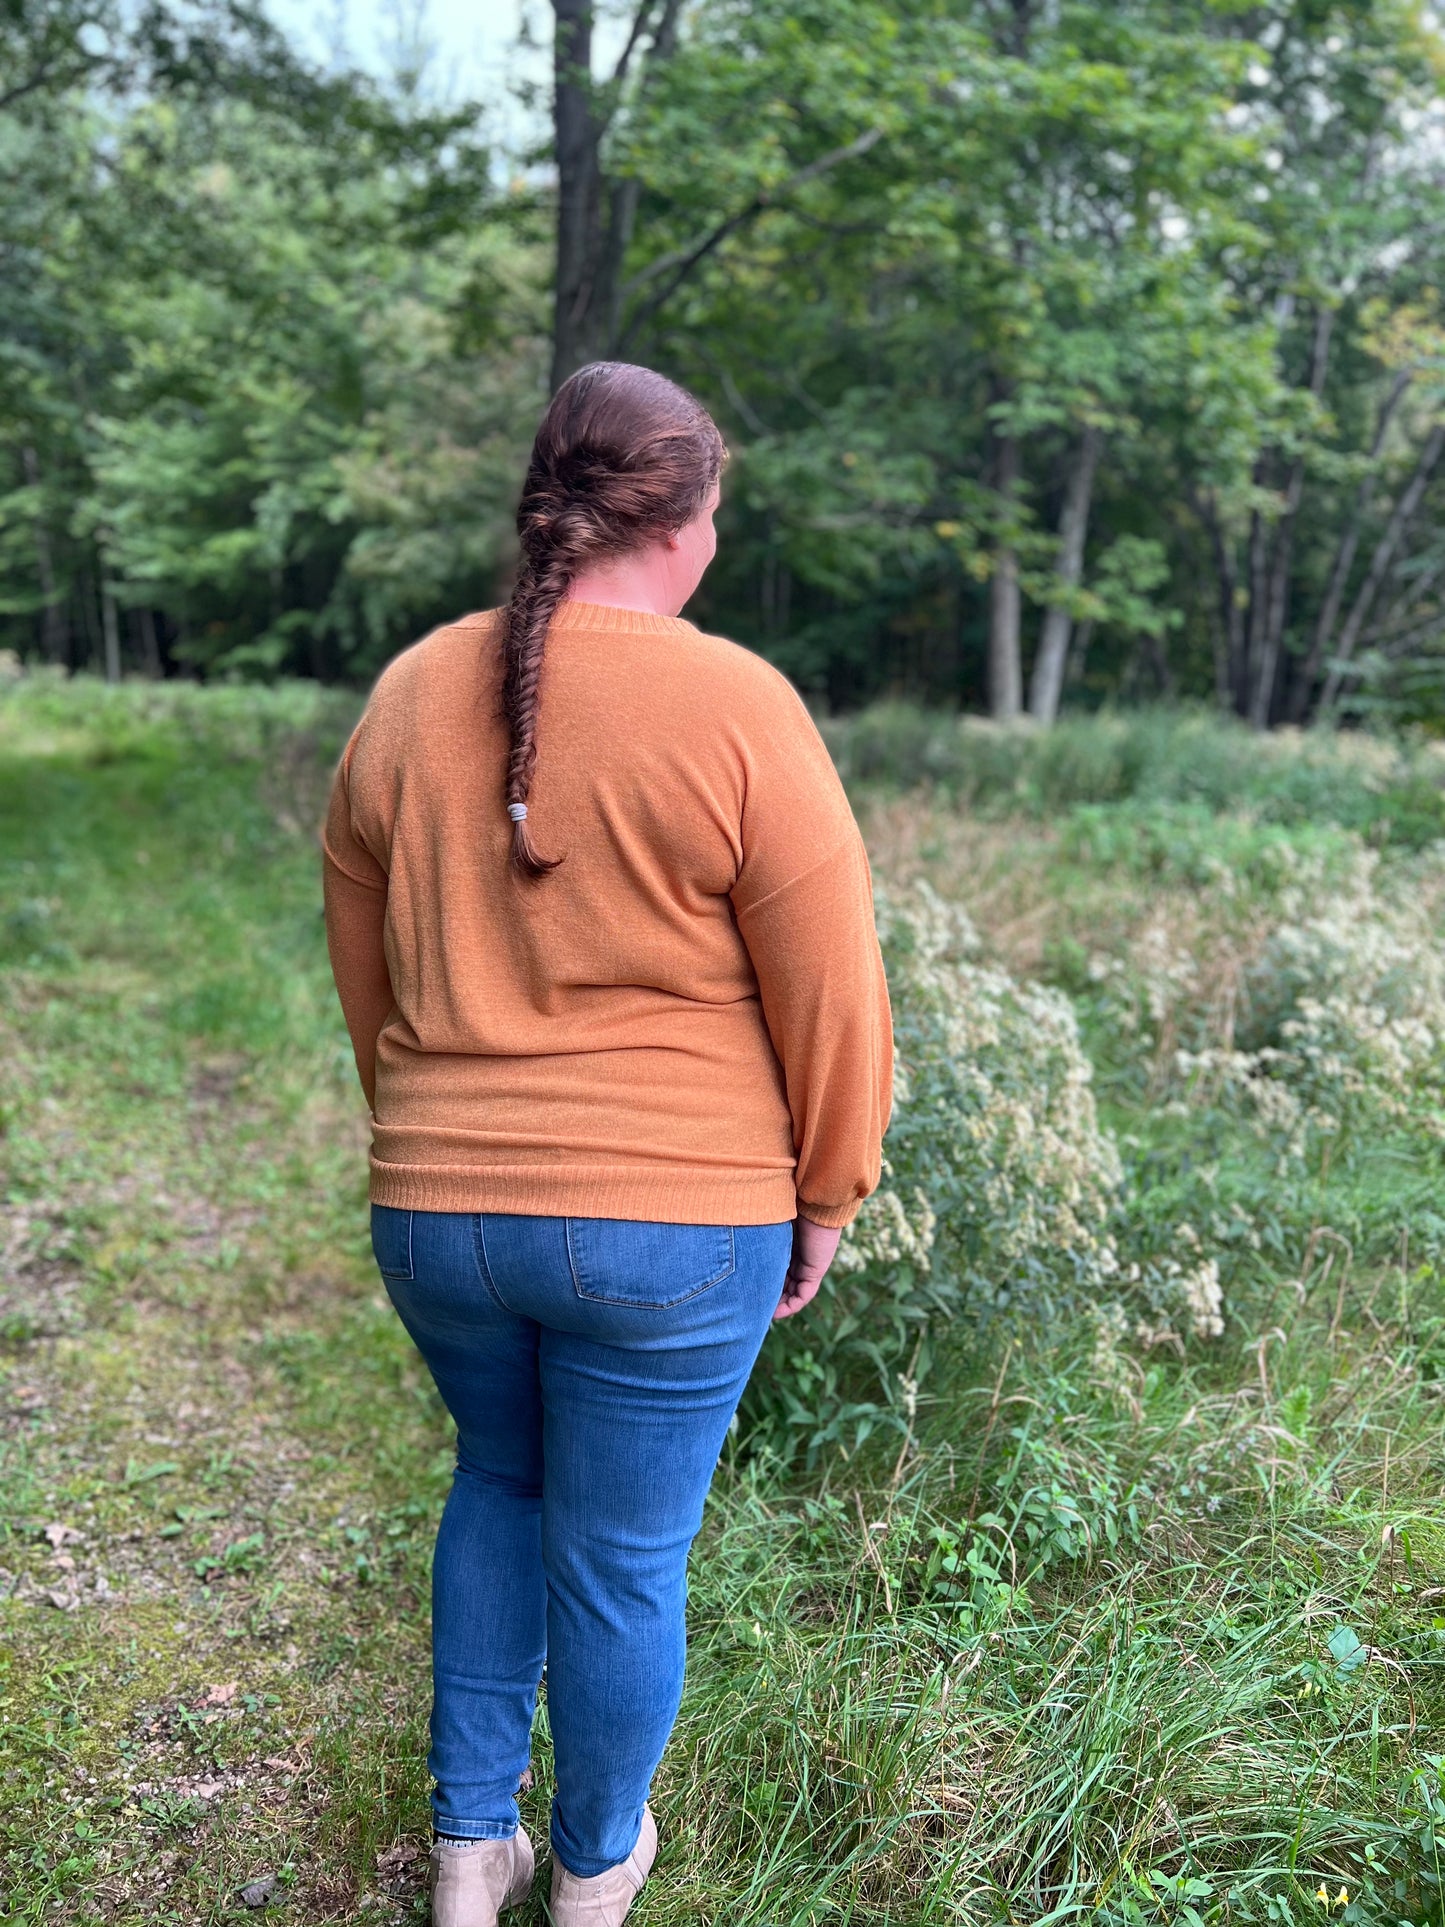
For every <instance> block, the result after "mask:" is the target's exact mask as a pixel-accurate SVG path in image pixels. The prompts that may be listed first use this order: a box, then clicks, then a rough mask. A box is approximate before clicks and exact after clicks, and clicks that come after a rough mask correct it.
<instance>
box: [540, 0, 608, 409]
mask: <svg viewBox="0 0 1445 1927" xmlns="http://www.w3.org/2000/svg"><path fill="white" fill-rule="evenodd" d="M592 8H593V0H552V11H553V13H554V14H555V15H556V30H555V34H554V37H553V45H552V64H553V73H554V87H555V91H554V93H553V99H552V121H553V130H554V134H555V138H556V145H557V288H556V306H555V310H554V315H553V324H552V386H553V388H554V389H556V388H559V387H560V386H561V384H562V383H563V382H564V381H565V380H566V379H567V377H568V375H570V374H572V373H573V371H574V370H575V369H578V368H580V367H582V366H583V365H584V364H585V363H586V362H589V361H595V360H597V359H598V356H599V355H600V354H601V353H603V352H604V350H605V345H606V344H605V343H603V342H602V341H601V339H600V336H601V327H600V322H601V316H600V314H599V312H598V304H597V300H596V296H597V292H598V286H597V282H598V270H599V267H600V259H599V257H600V255H601V251H602V163H601V155H600V151H599V150H600V145H601V140H602V134H603V125H602V122H601V121H600V120H599V118H598V116H597V112H596V105H595V89H594V87H593V81H592Z"/></svg>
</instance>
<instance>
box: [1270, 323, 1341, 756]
mask: <svg viewBox="0 0 1445 1927" xmlns="http://www.w3.org/2000/svg"><path fill="white" fill-rule="evenodd" d="M1334 320H1335V311H1334V309H1333V308H1330V307H1326V306H1324V305H1323V304H1321V305H1320V306H1319V307H1317V308H1316V309H1315V327H1314V337H1313V340H1312V342H1311V344H1310V366H1309V377H1308V382H1307V386H1308V389H1309V392H1310V394H1311V395H1313V396H1314V398H1315V399H1316V401H1318V399H1319V397H1320V395H1321V394H1322V393H1323V391H1324V385H1325V371H1326V369H1327V368H1328V366H1329V356H1330V336H1331V334H1332V333H1333V331H1334ZM1304 479H1305V465H1304V458H1303V456H1301V455H1296V456H1295V458H1294V460H1293V462H1292V463H1291V464H1290V471H1289V480H1288V482H1287V483H1286V484H1285V492H1284V510H1283V513H1282V514H1281V515H1280V518H1279V526H1278V527H1277V529H1276V530H1275V537H1274V554H1273V555H1272V557H1271V558H1270V565H1269V571H1268V576H1267V582H1268V587H1267V589H1266V593H1265V604H1264V622H1263V626H1262V633H1261V637H1260V648H1259V652H1258V661H1257V662H1256V663H1255V664H1254V680H1253V685H1252V687H1251V689H1250V697H1249V721H1250V724H1251V727H1253V728H1254V729H1268V727H1269V721H1270V713H1271V711H1272V710H1273V708H1274V689H1275V678H1276V676H1277V674H1278V672H1279V658H1280V651H1281V649H1282V648H1283V647H1284V631H1285V623H1286V621H1287V620H1288V616H1289V585H1290V567H1291V563H1292V562H1293V559H1294V528H1295V520H1296V518H1297V517H1298V515H1299V506H1300V499H1301V497H1302V496H1303V494H1304Z"/></svg>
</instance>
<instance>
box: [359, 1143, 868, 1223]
mask: <svg viewBox="0 0 1445 1927" xmlns="http://www.w3.org/2000/svg"><path fill="white" fill-rule="evenodd" d="M371 1202H372V1203H373V1204H384V1205H391V1206H393V1207H395V1208H396V1209H398V1210H402V1211H467V1212H474V1211H495V1212H506V1213H517V1214H520V1215H525V1216H529V1217H539V1218H633V1219H638V1220H640V1221H642V1222H643V1223H648V1224H730V1225H744V1224H782V1223H783V1222H784V1221H786V1220H790V1219H792V1218H793V1217H795V1216H796V1215H797V1210H798V1197H797V1192H796V1190H795V1189H794V1185H793V1177H792V1173H791V1172H788V1171H782V1172H779V1171H756V1172H749V1171H728V1172H725V1173H724V1172H718V1171H716V1170H706V1169H700V1168H697V1167H694V1166H689V1165H675V1166H672V1167H670V1168H669V1169H667V1170H663V1171H658V1170H656V1169H652V1170H641V1169H636V1168H630V1167H628V1166H627V1165H610V1166H604V1165H592V1166H585V1165H565V1164H552V1163H548V1164H531V1165H529V1164H510V1163H509V1164H507V1165H505V1166H502V1165H499V1166H496V1167H495V1168H492V1169H488V1168H487V1167H485V1166H478V1165H439V1164H389V1163H387V1162H386V1161H385V1160H383V1159H381V1158H378V1157H376V1156H375V1155H373V1157H372V1159H371ZM854 1208H856V1207H854ZM844 1209H846V1210H848V1215H849V1216H850V1217H851V1216H852V1209H849V1208H848V1207H844ZM810 1215H811V1214H810ZM832 1221H833V1222H839V1220H836V1219H835V1220H832Z"/></svg>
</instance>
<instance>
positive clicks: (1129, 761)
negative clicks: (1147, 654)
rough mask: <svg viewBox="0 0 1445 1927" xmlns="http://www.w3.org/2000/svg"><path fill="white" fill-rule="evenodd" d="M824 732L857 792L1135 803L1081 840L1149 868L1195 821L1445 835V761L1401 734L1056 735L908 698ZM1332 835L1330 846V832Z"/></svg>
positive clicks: (1184, 723) (1038, 808) (1161, 718)
mask: <svg viewBox="0 0 1445 1927" xmlns="http://www.w3.org/2000/svg"><path fill="white" fill-rule="evenodd" d="M824 733H825V734H826V736H827V738H828V745H829V748H830V749H831V750H832V752H833V757H834V760H835V761H836V762H837V764H838V767H839V769H840V770H841V771H842V773H843V776H844V779H845V781H847V782H848V783H850V784H851V785H853V786H855V787H866V786H867V785H869V784H874V783H879V784H886V785H892V786H895V787H898V786H903V787H906V786H908V785H911V784H914V783H917V782H919V781H929V782H932V783H934V784H936V785H937V786H938V787H939V789H940V790H943V791H945V792H946V793H947V794H948V795H949V796H950V797H951V798H953V799H955V800H956V801H957V802H958V803H959V804H960V805H962V806H964V807H966V808H969V809H978V810H981V811H983V812H985V813H990V814H992V813H1005V812H1021V813H1023V814H1026V815H1029V816H1033V817H1037V818H1040V819H1049V818H1053V817H1055V816H1057V815H1058V814H1059V813H1060V812H1062V811H1066V810H1069V809H1070V808H1071V807H1073V806H1077V805H1081V804H1082V805H1091V804H1108V805H1116V804H1122V803H1126V802H1134V803H1136V804H1137V806H1138V807H1137V808H1136V809H1135V810H1134V811H1133V812H1132V813H1129V812H1125V813H1123V814H1119V813H1117V812H1115V811H1114V810H1112V809H1111V810H1110V812H1109V814H1108V815H1107V816H1102V817H1101V816H1094V817H1090V816H1089V815H1088V814H1087V813H1085V814H1083V815H1081V816H1079V817H1077V818H1076V819H1075V830H1074V832H1073V833H1074V834H1075V835H1076V836H1078V837H1079V838H1080V839H1093V840H1097V839H1099V838H1101V837H1106V838H1107V839H1109V840H1110V841H1111V842H1114V843H1118V841H1119V839H1121V838H1124V839H1129V840H1131V841H1132V842H1133V844H1134V845H1135V847H1136V854H1135V855H1134V856H1131V858H1130V860H1131V861H1145V860H1146V859H1145V856H1144V851H1143V844H1145V843H1148V844H1152V845H1155V846H1158V845H1161V843H1163V842H1169V843H1171V844H1173V845H1174V846H1175V847H1176V848H1177V847H1178V844H1179V839H1180V838H1181V837H1184V836H1187V835H1188V826H1190V825H1196V826H1197V825H1200V824H1203V823H1205V822H1207V821H1208V820H1210V818H1211V817H1213V816H1215V815H1218V814H1220V813H1232V812H1236V811H1243V812H1247V813H1248V814H1249V816H1250V817H1251V818H1253V819H1255V820H1256V821H1257V822H1258V823H1259V824H1260V825H1283V826H1287V827H1288V828H1289V829H1290V830H1291V832H1292V833H1293V832H1296V831H1303V832H1304V834H1305V837H1306V839H1307V840H1308V837H1309V835H1310V832H1311V826H1314V825H1320V826H1336V827H1338V828H1339V829H1345V830H1351V831H1354V832H1356V833H1357V834H1359V835H1361V836H1363V837H1365V838H1366V839H1367V840H1368V841H1370V842H1371V843H1376V844H1381V845H1395V846H1399V847H1401V848H1404V849H1421V848H1424V847H1426V846H1428V845H1429V844H1430V843H1432V842H1434V841H1436V840H1437V839H1438V838H1440V837H1441V836H1445V762H1442V760H1441V757H1440V756H1439V754H1438V753H1437V751H1436V750H1435V749H1434V748H1433V747H1431V746H1430V745H1429V744H1428V743H1418V742H1417V743H1412V742H1410V741H1408V740H1404V739H1401V738H1399V737H1395V736H1388V735H1381V736H1366V735H1362V734H1361V735H1344V736H1329V735H1319V736H1301V735H1299V734H1297V733H1294V732H1290V731H1280V732H1279V733H1277V734H1276V735H1273V736H1270V737H1267V738H1264V739H1261V738H1260V737H1259V736H1258V735H1256V734H1254V733H1253V732H1252V731H1249V730H1247V729H1244V728H1241V727H1236V726H1233V725H1230V724H1227V723H1221V722H1219V721H1218V720H1217V719H1215V718H1212V717H1210V716H1209V715H1207V714H1205V713H1204V712H1202V711H1200V712H1193V711H1189V710H1176V709H1167V708H1155V709H1145V710H1142V711H1132V712H1117V713H1113V714H1109V715H1106V716H1103V717H1098V718H1092V719H1089V720H1087V721H1085V720H1082V719H1081V720H1079V721H1077V722H1071V721H1069V720H1068V719H1065V720H1064V721H1063V722H1062V723H1061V724H1059V725H1057V726H1056V727H1055V728H1053V729H1052V730H1049V731H1047V732H1045V731H1040V730H1034V729H1029V728H1025V727H1020V728H1017V729H1001V728H998V727H996V726H994V725H992V724H988V723H983V722H979V721H976V720H973V719H970V718H960V717H955V716H950V715H947V714H941V713H939V712H938V711H930V710H923V709H917V708H915V707H913V706H911V705H907V704H901V703H897V704H895V703H890V704H880V705H878V706H876V707H874V708H872V709H868V710H864V711H862V712H861V713H860V714H858V715H857V716H853V717H848V718H846V719H837V720H835V721H832V722H827V723H825V724H824ZM1200 812H1203V813H1204V814H1203V815H1201V814H1200ZM1130 826H1133V827H1130ZM1321 833H1322V835H1324V836H1325V837H1326V838H1328V836H1329V830H1328V829H1325V828H1322V832H1321ZM1224 834H1226V835H1228V834H1233V832H1230V831H1225V832H1224ZM1141 839H1142V841H1141ZM1255 840H1256V842H1258V841H1259V839H1258V838H1256V839H1255ZM1269 840H1270V839H1269V838H1268V836H1267V834H1266V837H1265V842H1268V841H1269ZM1294 840H1295V839H1294V837H1293V835H1292V837H1291V841H1292V842H1293V841H1294ZM1274 843H1275V847H1279V845H1278V839H1274ZM1260 847H1261V848H1263V847H1264V846H1263V844H1260ZM1081 853H1082V849H1081ZM1098 854H1099V855H1100V856H1101V857H1102V856H1105V855H1106V850H1105V849H1104V847H1102V846H1100V848H1099V850H1098ZM1160 860H1164V861H1168V860H1169V859H1164V858H1162V857H1161V859H1160Z"/></svg>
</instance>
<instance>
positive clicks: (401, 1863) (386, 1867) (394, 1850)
mask: <svg viewBox="0 0 1445 1927" xmlns="http://www.w3.org/2000/svg"><path fill="white" fill-rule="evenodd" d="M420 1858H421V1848H420V1847H418V1846H416V1845H414V1844H413V1843H412V1842H411V1841H410V1840H400V1841H398V1842H397V1844H396V1845H395V1846H394V1847H388V1848H387V1849H386V1851H385V1853H379V1854H378V1855H377V1856H376V1865H377V1871H378V1872H380V1873H390V1871H391V1869H392V1868H393V1867H405V1866H408V1865H410V1863H411V1862H412V1861H413V1860H419V1859H420Z"/></svg>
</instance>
